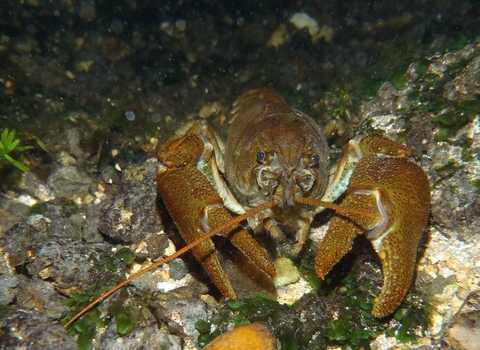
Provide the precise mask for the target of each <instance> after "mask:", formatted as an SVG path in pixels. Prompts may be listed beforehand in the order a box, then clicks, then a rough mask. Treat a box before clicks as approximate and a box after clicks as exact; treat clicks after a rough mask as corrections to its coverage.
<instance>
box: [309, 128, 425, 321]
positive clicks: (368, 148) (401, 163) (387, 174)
mask: <svg viewBox="0 0 480 350" xmlns="http://www.w3.org/2000/svg"><path fill="white" fill-rule="evenodd" d="M373 137H374V138H375V141H376V142H377V144H378V146H375V144H372V143H371V139H369V138H370V137H365V143H363V144H362V142H364V140H362V141H361V142H360V145H359V146H360V148H359V149H362V152H363V154H362V158H361V159H360V161H359V162H358V165H357V166H356V167H355V170H354V171H353V173H352V175H351V178H350V181H349V185H348V187H347V191H346V194H347V196H346V197H345V199H344V200H343V202H342V204H341V206H342V207H348V208H352V209H359V210H362V211H366V212H369V213H372V214H374V218H373V219H371V218H367V217H365V216H362V215H358V214H348V213H343V214H342V216H340V215H338V214H337V215H336V216H335V217H334V218H333V219H332V222H331V223H330V227H329V230H328V232H327V234H326V236H325V239H324V241H323V242H322V245H321V246H320V249H319V251H318V253H317V257H316V260H315V264H316V265H315V267H316V270H317V273H318V275H319V276H320V277H322V278H323V277H324V276H325V274H326V273H327V272H328V271H329V270H330V269H331V268H332V267H333V266H334V265H335V264H336V263H337V262H338V261H339V260H340V259H341V258H342V257H343V256H344V255H345V254H346V253H347V252H348V251H349V250H350V249H351V246H352V242H353V239H354V238H355V236H356V235H357V234H360V233H366V236H367V238H368V239H369V240H370V241H371V242H372V245H373V247H374V249H375V251H376V252H377V254H378V256H379V257H380V259H381V260H382V267H383V274H384V283H383V287H382V291H381V293H380V295H379V296H378V298H377V299H376V300H375V304H374V306H373V310H372V315H373V316H375V317H384V316H387V315H389V314H390V313H392V312H393V311H394V310H395V309H396V308H397V307H398V306H399V305H400V303H401V302H402V300H403V298H404V297H405V295H406V294H407V292H408V289H409V287H410V283H411V281H412V278H413V275H414V272H415V262H416V255H417V246H418V244H419V242H420V238H421V236H422V233H423V229H424V227H425V223H426V221H427V218H428V212H429V209H430V186H429V183H428V179H427V177H426V175H425V173H424V171H423V170H422V169H421V168H420V167H419V166H417V165H416V164H415V163H413V162H412V161H410V160H409V159H408V157H407V155H409V153H408V152H410V151H409V150H408V149H406V147H405V146H403V145H400V144H397V143H396V142H394V141H392V140H389V139H387V138H385V137H383V136H379V135H375V136H373ZM385 144H386V145H387V146H388V152H387V153H377V152H380V151H381V150H383V149H385V148H384V147H383V145H385ZM395 144H397V145H399V146H398V152H396V151H395ZM362 146H363V147H362ZM382 147H383V148H382ZM376 151H377V152H376Z"/></svg>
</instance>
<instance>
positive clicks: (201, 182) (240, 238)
mask: <svg viewBox="0 0 480 350" xmlns="http://www.w3.org/2000/svg"><path fill="white" fill-rule="evenodd" d="M209 152H211V151H210V150H209ZM203 155H204V141H203V139H202V137H201V136H200V135H198V134H187V135H184V136H180V137H179V138H178V139H173V140H171V139H170V140H168V143H167V144H166V145H164V146H163V147H162V149H161V152H160V154H159V157H158V158H159V161H160V165H159V169H158V172H157V186H158V191H159V193H160V196H161V197H162V200H163V202H164V203H165V206H166V207H167V210H168V212H169V213H170V215H171V216H172V219H173V221H174V222H175V224H176V225H177V228H178V230H179V232H180V235H181V236H182V238H183V239H184V241H185V242H186V243H187V244H188V243H192V242H194V241H195V240H197V239H198V238H200V237H201V236H202V235H204V234H206V233H208V232H210V230H212V229H214V228H215V227H219V226H220V225H222V224H225V223H227V222H229V221H230V220H231V219H232V216H231V215H230V214H229V212H228V211H227V210H226V209H225V208H224V206H223V201H222V199H221V197H220V196H219V194H218V192H217V190H216V189H215V188H214V186H213V185H212V184H211V183H210V182H209V181H208V180H207V179H206V177H205V176H204V174H202V173H201V172H200V170H199V169H197V167H196V165H197V162H198V161H199V159H200V158H202V156H203ZM222 234H223V235H224V236H225V237H227V238H228V239H230V240H231V241H232V243H233V244H234V245H235V246H236V247H237V248H239V250H240V251H241V252H242V253H243V254H244V255H245V256H247V258H249V259H250V260H251V261H252V262H253V263H254V264H255V265H256V266H257V267H259V268H260V269H261V270H262V271H263V272H265V273H266V274H267V275H268V276H270V277H271V278H272V279H274V278H275V274H276V270H275V267H274V265H273V262H272V261H271V260H270V258H269V257H268V255H267V253H266V252H265V250H264V249H263V248H262V247H261V246H260V245H259V244H258V243H257V241H255V240H254V239H253V238H252V237H251V236H250V234H249V233H248V232H247V231H246V230H245V229H244V228H243V227H241V226H240V225H238V224H237V225H234V226H232V227H231V228H230V229H226V230H225V231H224V232H223V233H222ZM192 252H193V255H194V256H195V258H196V259H197V260H198V261H199V262H200V263H201V264H202V266H203V267H204V268H205V270H206V271H207V273H208V274H209V276H210V277H211V278H212V281H213V282H214V283H215V285H216V286H217V288H218V289H219V290H220V292H221V293H222V294H223V295H225V296H226V297H229V298H231V299H235V298H236V296H235V292H234V290H233V288H232V286H231V283H230V280H229V278H228V275H227V274H226V273H225V271H224V270H223V268H222V267H221V265H220V262H219V261H218V258H217V254H216V251H215V246H214V245H213V242H212V241H211V240H210V239H207V240H205V241H203V242H201V243H200V244H198V245H196V246H194V247H193V248H192Z"/></svg>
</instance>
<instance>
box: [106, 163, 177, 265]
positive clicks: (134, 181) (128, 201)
mask: <svg viewBox="0 0 480 350" xmlns="http://www.w3.org/2000/svg"><path fill="white" fill-rule="evenodd" d="M156 203H157V191H156V164H155V163H153V162H147V163H145V164H143V165H141V166H131V167H128V168H126V169H125V170H124V171H123V172H122V190H121V192H120V193H119V194H117V195H116V196H115V198H114V200H113V202H112V204H111V205H110V206H108V207H105V208H104V210H103V211H102V214H101V216H100V222H99V226H98V228H99V230H100V232H102V234H104V235H105V236H107V237H109V238H110V239H113V240H115V241H119V242H123V243H129V244H130V243H136V244H137V249H136V253H137V254H142V255H143V256H148V257H150V258H152V259H156V258H157V257H159V256H161V255H162V254H163V251H164V250H165V248H166V247H167V244H168V241H167V236H166V235H165V234H164V231H163V225H162V223H161V221H160V216H159V213H158V209H157V206H156Z"/></svg>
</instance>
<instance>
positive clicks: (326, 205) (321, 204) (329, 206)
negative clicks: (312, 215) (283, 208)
mask: <svg viewBox="0 0 480 350" xmlns="http://www.w3.org/2000/svg"><path fill="white" fill-rule="evenodd" d="M295 202H297V203H299V204H305V205H312V206H317V207H324V208H327V209H332V210H335V212H336V213H337V214H340V215H342V214H353V215H360V216H364V217H367V218H372V219H373V218H375V215H374V214H372V213H369V212H366V211H361V210H357V209H352V208H347V207H343V206H341V205H338V204H335V203H331V202H324V201H321V200H319V199H314V198H306V197H295Z"/></svg>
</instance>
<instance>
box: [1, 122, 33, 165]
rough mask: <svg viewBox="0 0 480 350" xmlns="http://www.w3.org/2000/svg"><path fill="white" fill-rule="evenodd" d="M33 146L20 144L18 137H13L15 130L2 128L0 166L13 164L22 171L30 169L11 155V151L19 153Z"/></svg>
mask: <svg viewBox="0 0 480 350" xmlns="http://www.w3.org/2000/svg"><path fill="white" fill-rule="evenodd" d="M32 148H33V146H20V139H17V138H15V130H8V128H5V129H3V131H2V133H1V134H0V168H2V167H5V166H6V165H8V164H9V165H13V166H15V167H17V168H18V169H20V170H21V171H23V172H28V171H30V169H29V168H28V167H27V166H26V165H24V164H22V163H21V162H19V161H18V160H16V159H14V158H13V157H12V153H17V154H19V155H21V154H22V153H23V152H25V151H27V150H29V149H32Z"/></svg>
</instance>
